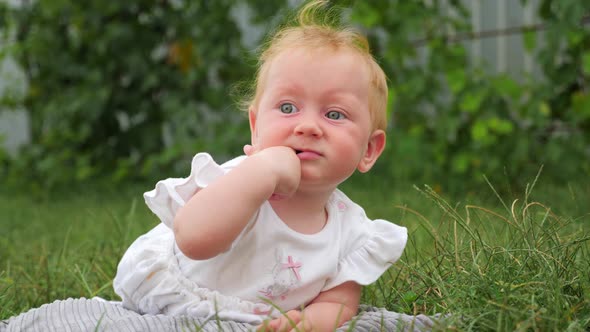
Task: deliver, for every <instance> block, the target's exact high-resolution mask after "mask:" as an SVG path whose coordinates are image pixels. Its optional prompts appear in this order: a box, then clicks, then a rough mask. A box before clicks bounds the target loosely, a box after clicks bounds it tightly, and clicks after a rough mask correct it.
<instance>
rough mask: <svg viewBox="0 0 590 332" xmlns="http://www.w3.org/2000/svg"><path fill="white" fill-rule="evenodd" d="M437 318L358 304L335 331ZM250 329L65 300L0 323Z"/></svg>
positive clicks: (426, 324)
mask: <svg viewBox="0 0 590 332" xmlns="http://www.w3.org/2000/svg"><path fill="white" fill-rule="evenodd" d="M437 318H438V316H435V317H429V316H425V315H417V316H411V315H405V314H400V313H395V312H391V311H387V310H385V309H381V308H375V307H370V306H365V305H362V306H361V308H360V310H359V314H358V315H357V316H355V317H354V318H353V319H352V320H351V321H350V322H348V323H346V324H345V325H344V326H342V327H340V328H339V329H338V330H337V331H367V332H368V331H429V330H431V329H432V328H433V327H434V326H435V324H436V319H437ZM253 330H254V326H253V325H249V324H244V323H238V322H232V321H219V320H216V319H210V320H208V321H207V320H204V319H196V318H190V317H172V316H164V315H140V314H138V313H136V312H134V311H131V310H127V309H125V308H123V307H122V306H121V304H120V303H119V302H112V301H105V300H103V299H100V298H93V299H85V298H79V299H71V298H70V299H67V300H59V301H55V302H53V303H49V304H44V305H42V306H41V307H39V308H36V309H31V310H29V311H27V312H24V313H22V314H20V315H17V316H14V317H11V318H9V319H7V320H2V321H0V332H16V331H18V332H23V331H59V332H62V331H129V332H132V331H142V332H143V331H158V332H160V331H179V332H180V331H253Z"/></svg>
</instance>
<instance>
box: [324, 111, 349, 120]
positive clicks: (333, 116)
mask: <svg viewBox="0 0 590 332" xmlns="http://www.w3.org/2000/svg"><path fill="white" fill-rule="evenodd" d="M326 118H328V119H330V120H342V119H346V115H344V114H342V113H341V112H338V111H329V112H328V113H326Z"/></svg>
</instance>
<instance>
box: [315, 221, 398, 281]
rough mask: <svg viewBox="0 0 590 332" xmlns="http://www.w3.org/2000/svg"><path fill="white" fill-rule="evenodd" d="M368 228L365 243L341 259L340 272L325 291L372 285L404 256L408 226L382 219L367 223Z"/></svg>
mask: <svg viewBox="0 0 590 332" xmlns="http://www.w3.org/2000/svg"><path fill="white" fill-rule="evenodd" d="M365 226H366V227H367V228H369V230H368V234H367V237H366V239H365V241H364V243H363V244H362V245H360V247H358V248H356V249H354V250H353V251H352V252H350V253H349V254H348V255H346V256H345V257H343V258H342V259H341V260H340V262H339V263H338V272H337V273H336V274H335V277H334V278H331V279H328V281H327V282H326V285H325V286H324V288H323V290H322V291H325V290H328V289H331V288H334V287H336V286H338V285H340V284H342V283H344V282H347V281H354V282H356V283H358V284H359V285H369V284H372V283H373V282H375V281H376V280H377V279H379V277H380V276H381V275H382V274H383V273H384V272H385V271H386V270H387V269H388V268H389V267H391V265H392V264H393V263H394V262H395V261H397V260H398V259H399V258H400V257H401V255H402V253H403V251H404V248H405V246H406V242H407V240H408V230H407V229H406V228H405V227H402V226H398V225H396V224H394V223H391V222H389V221H387V220H382V219H375V220H372V221H371V220H367V221H366V223H365Z"/></svg>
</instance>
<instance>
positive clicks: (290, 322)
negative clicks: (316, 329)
mask: <svg viewBox="0 0 590 332" xmlns="http://www.w3.org/2000/svg"><path fill="white" fill-rule="evenodd" d="M256 331H257V332H266V331H273V332H283V331H285V332H286V331H298V332H299V331H301V332H307V331H312V328H311V326H310V325H309V324H308V322H306V321H304V320H303V314H302V313H301V311H299V310H290V311H288V312H287V313H286V314H284V315H283V316H281V317H279V318H275V319H273V320H271V321H265V322H264V323H262V324H261V325H259V326H258V327H257V328H256Z"/></svg>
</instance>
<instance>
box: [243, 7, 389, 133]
mask: <svg viewBox="0 0 590 332" xmlns="http://www.w3.org/2000/svg"><path fill="white" fill-rule="evenodd" d="M327 2H328V1H326V0H315V1H310V2H309V3H307V4H306V5H305V6H303V7H302V8H301V10H300V11H299V13H298V16H297V20H296V25H294V26H285V27H283V28H282V29H280V30H279V31H278V32H276V33H275V34H274V35H272V37H271V38H270V39H269V40H268V42H267V44H266V48H265V49H264V51H263V52H262V53H261V55H260V57H259V59H258V70H257V72H256V78H255V81H254V86H255V89H253V90H254V93H253V94H251V96H249V98H247V100H245V101H244V103H243V104H244V106H245V107H244V108H245V109H249V108H250V107H251V106H257V105H258V102H259V100H260V96H261V95H262V93H263V91H262V90H263V88H262V87H263V86H264V79H265V77H266V73H267V72H268V69H269V67H270V63H271V62H272V60H273V59H274V58H276V57H277V55H278V54H280V53H281V52H283V51H285V50H287V49H291V48H308V49H313V50H315V49H319V48H329V49H331V50H334V51H337V50H341V49H345V50H351V51H353V52H355V53H356V54H358V55H359V56H360V57H361V58H362V59H363V60H364V61H365V64H366V65H367V67H368V71H369V75H370V87H369V112H370V113H371V121H372V127H373V130H375V129H382V130H385V128H386V127H387V91H388V90H387V80H386V77H385V73H384V72H383V69H381V67H380V66H379V65H378V64H377V62H376V61H375V59H374V58H373V56H372V55H371V52H370V49H369V42H368V41H367V39H366V38H365V36H363V35H362V34H360V33H359V32H357V31H355V30H354V29H352V28H350V27H340V26H338V25H337V24H335V17H336V16H335V14H336V13H335V12H333V11H329V10H328V11H324V9H325V5H326V4H327ZM322 14H323V15H322Z"/></svg>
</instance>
